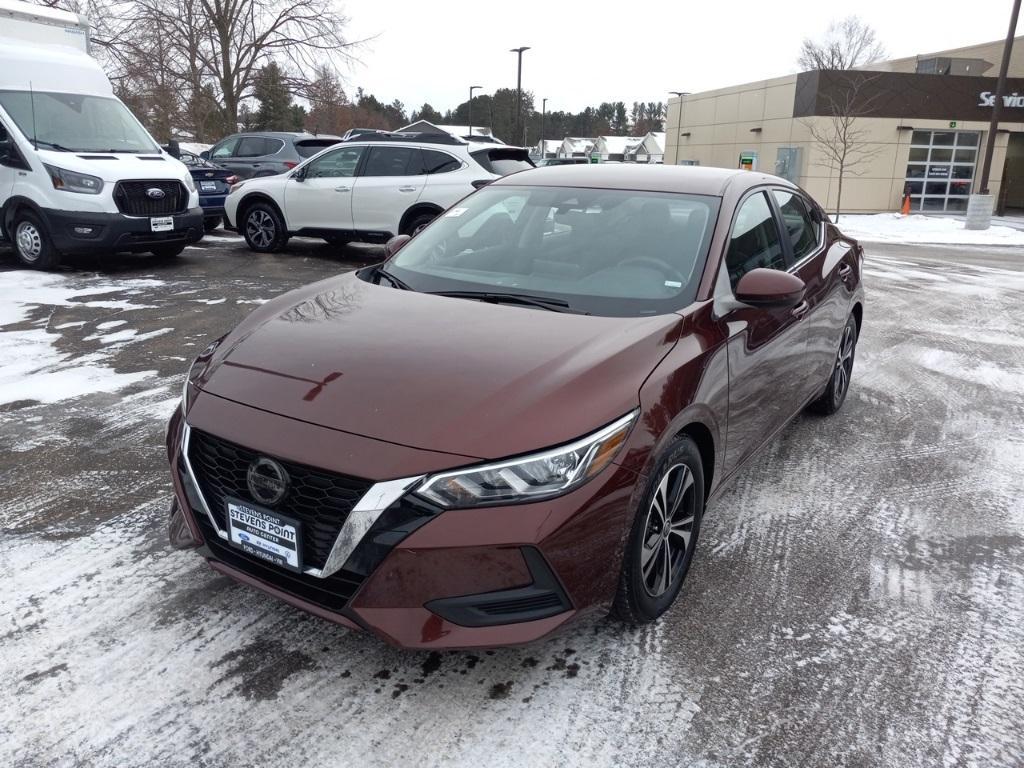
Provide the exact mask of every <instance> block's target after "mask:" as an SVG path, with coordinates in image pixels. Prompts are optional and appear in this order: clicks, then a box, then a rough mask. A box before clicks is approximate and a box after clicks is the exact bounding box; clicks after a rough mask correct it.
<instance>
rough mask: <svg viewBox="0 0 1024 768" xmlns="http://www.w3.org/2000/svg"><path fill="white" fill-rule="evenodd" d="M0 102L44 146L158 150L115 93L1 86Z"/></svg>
mask: <svg viewBox="0 0 1024 768" xmlns="http://www.w3.org/2000/svg"><path fill="white" fill-rule="evenodd" d="M0 106H2V107H3V108H4V110H5V111H6V112H7V114H8V115H10V116H11V119H12V120H14V122H15V124H16V125H17V126H18V129H19V130H20V131H21V132H22V134H23V135H24V136H25V138H27V139H29V140H34V141H36V142H38V145H39V146H40V147H42V148H44V149H57V150H61V149H65V150H69V151H72V152H132V153H140V152H154V153H155V152H159V151H160V149H159V148H158V147H157V145H156V144H154V143H153V140H152V139H151V138H150V137H149V134H147V133H146V131H145V129H144V128H143V127H142V126H141V125H139V122H138V121H137V120H136V119H135V118H134V117H133V116H132V114H131V112H129V111H128V108H127V107H125V105H124V104H122V103H121V102H120V101H118V100H117V99H114V98H109V97H102V96H83V95H81V94H74V93H49V92H46V91H36V92H35V93H29V92H28V91H0ZM33 118H34V119H33Z"/></svg>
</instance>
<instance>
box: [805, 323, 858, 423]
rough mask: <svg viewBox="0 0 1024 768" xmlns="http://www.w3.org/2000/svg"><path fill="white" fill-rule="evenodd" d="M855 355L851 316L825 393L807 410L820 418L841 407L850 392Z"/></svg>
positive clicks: (853, 327)
mask: <svg viewBox="0 0 1024 768" xmlns="http://www.w3.org/2000/svg"><path fill="white" fill-rule="evenodd" d="M856 353H857V320H856V318H854V316H853V315H850V317H849V318H848V319H847V320H846V327H845V328H843V335H842V337H841V338H840V340H839V351H838V352H837V353H836V362H835V364H834V365H833V366H832V375H831V376H829V379H828V384H827V385H826V386H825V391H824V392H822V393H821V395H820V396H819V397H818V399H817V400H814V401H812V402H811V404H810V405H808V406H807V410H809V411H813V412H814V413H818V414H821V415H822V416H831V415H832V414H833V413H835V412H836V411H838V410H839V409H840V408H842V407H843V403H844V402H846V393H847V392H849V391H850V379H851V378H852V377H853V359H854V357H855V355H856Z"/></svg>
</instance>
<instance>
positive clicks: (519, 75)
mask: <svg viewBox="0 0 1024 768" xmlns="http://www.w3.org/2000/svg"><path fill="white" fill-rule="evenodd" d="M528 50H530V46H528V45H522V46H520V47H519V48H510V49H509V53H515V54H518V55H519V65H518V66H517V67H516V123H515V137H516V138H517V139H520V138H521V139H522V142H523V146H524V147H525V146H526V126H525V125H524V124H523V51H528Z"/></svg>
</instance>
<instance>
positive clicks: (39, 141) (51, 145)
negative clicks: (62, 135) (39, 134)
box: [32, 139, 76, 152]
mask: <svg viewBox="0 0 1024 768" xmlns="http://www.w3.org/2000/svg"><path fill="white" fill-rule="evenodd" d="M32 143H33V144H35V145H36V149H39V145H40V144H42V145H43V146H44V147H49V148H50V149H55V150H57V151H58V152H75V151H76V150H74V149H68V148H67V147H63V146H61V145H60V144H55V143H53V142H52V141H43V140H42V139H32Z"/></svg>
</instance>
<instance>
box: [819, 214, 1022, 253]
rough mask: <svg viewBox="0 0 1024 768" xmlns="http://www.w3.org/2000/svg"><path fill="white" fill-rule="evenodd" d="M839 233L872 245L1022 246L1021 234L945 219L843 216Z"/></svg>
mask: <svg viewBox="0 0 1024 768" xmlns="http://www.w3.org/2000/svg"><path fill="white" fill-rule="evenodd" d="M838 226H839V229H841V230H842V231H843V232H844V233H845V234H847V235H849V236H850V237H854V238H856V239H858V240H864V241H866V242H875V243H906V244H908V245H924V244H931V245H940V244H947V245H1018V246H1021V245H1024V232H1022V231H1019V230H1016V229H1013V228H1012V227H1003V226H998V225H992V226H991V227H989V228H988V229H984V230H971V229H964V222H963V220H962V219H955V218H951V217H949V216H922V215H919V214H914V215H911V216H903V215H901V214H899V213H876V214H873V215H854V214H843V215H842V216H840V217H839V222H838Z"/></svg>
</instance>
